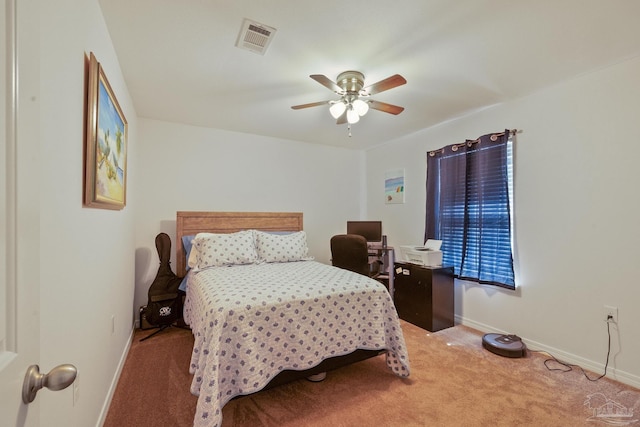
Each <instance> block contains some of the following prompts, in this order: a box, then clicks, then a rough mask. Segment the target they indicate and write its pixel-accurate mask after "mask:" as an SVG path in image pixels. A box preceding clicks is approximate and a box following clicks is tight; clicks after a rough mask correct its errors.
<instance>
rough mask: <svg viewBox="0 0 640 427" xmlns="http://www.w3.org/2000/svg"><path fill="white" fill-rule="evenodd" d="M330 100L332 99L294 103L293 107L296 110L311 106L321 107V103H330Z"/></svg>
mask: <svg viewBox="0 0 640 427" xmlns="http://www.w3.org/2000/svg"><path fill="white" fill-rule="evenodd" d="M329 102H331V101H319V102H311V103H309V104H300V105H294V106H292V107H291V108H293V109H294V110H301V109H303V108H309V107H319V106H321V105H328V104H329Z"/></svg>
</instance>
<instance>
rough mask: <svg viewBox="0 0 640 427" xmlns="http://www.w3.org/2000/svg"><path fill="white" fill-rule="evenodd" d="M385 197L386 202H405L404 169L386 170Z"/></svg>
mask: <svg viewBox="0 0 640 427" xmlns="http://www.w3.org/2000/svg"><path fill="white" fill-rule="evenodd" d="M384 198H385V203H404V169H394V170H389V171H386V172H385V174H384Z"/></svg>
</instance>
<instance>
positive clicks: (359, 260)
mask: <svg viewBox="0 0 640 427" xmlns="http://www.w3.org/2000/svg"><path fill="white" fill-rule="evenodd" d="M331 264H332V265H333V266H335V267H339V268H344V269H345V270H350V271H355V272H356V273H360V274H363V275H365V276H369V277H375V276H377V275H378V274H379V272H380V263H379V262H378V261H374V262H372V263H369V249H368V247H367V239H365V238H364V237H362V236H360V235H358V234H338V235H335V236H333V237H332V238H331Z"/></svg>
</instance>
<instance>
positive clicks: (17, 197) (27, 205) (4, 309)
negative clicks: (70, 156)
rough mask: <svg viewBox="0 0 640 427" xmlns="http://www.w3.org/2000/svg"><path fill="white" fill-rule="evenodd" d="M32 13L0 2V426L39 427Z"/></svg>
mask: <svg viewBox="0 0 640 427" xmlns="http://www.w3.org/2000/svg"><path fill="white" fill-rule="evenodd" d="M23 11H29V13H28V14H27V13H23ZM37 11H38V7H37V1H36V2H34V0H0V20H1V22H2V24H1V25H0V84H1V85H2V88H1V89H0V132H1V134H0V165H1V168H0V170H1V173H0V425H3V426H8V427H12V426H16V427H18V426H19V427H23V426H27V427H37V426H39V425H40V414H39V406H38V399H36V400H35V401H34V402H33V403H31V404H29V405H25V404H24V403H23V402H22V384H23V380H24V376H25V373H26V371H27V368H28V366H29V365H31V364H37V363H38V356H39V353H40V349H39V343H40V337H39V331H40V326H39V325H40V318H39V314H38V313H39V307H40V292H39V290H40V274H39V271H40V262H39V256H40V255H39V253H40V247H39V242H40V232H39V216H40V215H39V213H40V208H39V180H40V178H39V172H38V169H39V168H38V138H37V135H38V132H39V126H38V124H39V119H38V118H39V113H38V106H37V105H38V98H39V89H38V88H39V83H38V70H39V67H38V47H37V46H38V40H39V31H38V26H37V21H38V19H39V16H38V13H37ZM18 52H19V53H20V55H19V56H18V55H17V53H18ZM16 58H20V59H19V61H20V63H19V64H18V63H17V61H18V60H17V59H16ZM18 67H19V68H18ZM17 69H20V70H21V71H20V80H19V82H18V81H17V80H18V79H17V71H16V70H17ZM23 70H24V71H23ZM18 84H19V86H18ZM27 255H28V256H29V258H28V259H27V257H26V256H27Z"/></svg>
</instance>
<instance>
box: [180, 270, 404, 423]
mask: <svg viewBox="0 0 640 427" xmlns="http://www.w3.org/2000/svg"><path fill="white" fill-rule="evenodd" d="M184 317H185V321H186V322H187V323H188V324H189V325H190V326H191V328H192V331H193V334H194V338H195V343H194V347H193V352H192V356H191V364H190V368H189V369H190V373H192V374H193V375H194V377H193V381H192V384H191V393H193V394H194V395H197V396H199V397H198V404H197V409H196V414H195V417H194V426H198V427H199V426H207V427H212V426H219V425H220V424H221V422H222V407H223V406H224V405H225V404H226V403H227V402H228V401H229V400H230V399H232V398H233V397H235V396H238V395H245V394H250V393H252V392H255V391H258V390H260V389H262V388H263V387H264V386H265V385H266V384H267V383H268V382H269V381H270V380H271V379H272V378H273V377H274V376H275V375H277V374H278V373H279V372H281V371H283V370H287V369H293V370H304V369H308V368H312V367H314V366H316V365H318V364H319V363H320V362H322V361H323V360H324V359H327V358H329V357H334V356H341V355H345V354H348V353H351V352H352V351H354V350H356V349H369V350H375V349H386V350H387V353H386V363H387V366H388V367H389V368H390V369H391V371H392V372H393V373H395V374H396V375H398V376H401V377H405V376H408V375H409V359H408V354H407V349H406V346H405V342H404V337H403V335H402V329H401V328H400V323H399V320H398V315H397V312H396V309H395V307H394V305H393V302H392V300H391V297H390V295H389V293H388V292H387V290H386V289H385V287H384V286H383V285H382V284H380V283H379V282H377V281H375V280H373V279H370V278H368V277H366V276H363V275H359V274H356V273H353V272H350V271H347V270H342V269H339V268H335V267H332V266H329V265H325V264H321V263H319V262H315V261H301V262H290V263H272V264H251V265H241V266H233V267H213V268H209V269H206V270H202V271H200V272H197V273H192V274H191V277H190V278H189V280H188V285H187V296H186V300H185V307H184Z"/></svg>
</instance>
